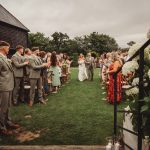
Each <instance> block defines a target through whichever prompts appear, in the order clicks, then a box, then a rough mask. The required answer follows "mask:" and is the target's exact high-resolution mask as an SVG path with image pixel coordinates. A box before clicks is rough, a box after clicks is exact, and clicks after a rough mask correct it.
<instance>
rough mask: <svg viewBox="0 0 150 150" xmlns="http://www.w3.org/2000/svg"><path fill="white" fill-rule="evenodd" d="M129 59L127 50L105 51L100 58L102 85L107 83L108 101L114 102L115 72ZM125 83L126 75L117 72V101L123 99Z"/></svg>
mask: <svg viewBox="0 0 150 150" xmlns="http://www.w3.org/2000/svg"><path fill="white" fill-rule="evenodd" d="M127 59H128V52H127V51H122V52H120V51H115V52H111V53H104V54H102V55H101V57H100V59H99V64H100V72H101V73H100V74H101V80H102V85H105V87H106V90H107V101H108V102H109V103H111V104H113V103H114V76H113V75H114V73H115V72H117V70H118V69H119V68H120V67H122V66H123V64H124V63H125V61H126V60H127ZM123 84H124V77H123V75H122V74H121V72H119V73H118V74H117V102H118V103H120V101H121V99H122V85H123Z"/></svg>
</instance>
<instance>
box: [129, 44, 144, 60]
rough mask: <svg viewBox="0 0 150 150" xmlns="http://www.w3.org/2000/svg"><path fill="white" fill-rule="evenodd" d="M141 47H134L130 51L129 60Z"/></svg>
mask: <svg viewBox="0 0 150 150" xmlns="http://www.w3.org/2000/svg"><path fill="white" fill-rule="evenodd" d="M140 47H141V45H140V44H134V45H132V46H131V47H130V49H129V51H128V55H129V58H130V57H132V56H133V55H134V54H135V53H136V52H137V51H138V50H139V48H140ZM138 59H139V56H137V57H135V58H134V60H138Z"/></svg>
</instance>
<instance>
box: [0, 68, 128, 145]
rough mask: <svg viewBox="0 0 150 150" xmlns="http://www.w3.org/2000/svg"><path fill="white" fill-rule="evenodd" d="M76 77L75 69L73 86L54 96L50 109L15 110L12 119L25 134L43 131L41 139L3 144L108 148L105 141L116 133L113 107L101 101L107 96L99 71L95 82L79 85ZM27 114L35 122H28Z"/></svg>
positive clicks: (7, 139)
mask: <svg viewBox="0 0 150 150" xmlns="http://www.w3.org/2000/svg"><path fill="white" fill-rule="evenodd" d="M77 73H78V70H77V69H72V80H71V82H70V83H69V84H66V85H65V87H63V88H62V89H60V91H59V93H58V94H51V95H50V96H49V97H48V98H49V101H48V103H47V105H45V106H44V105H39V104H36V105H34V106H33V108H32V109H30V108H29V107H28V106H26V105H24V104H23V105H20V106H19V107H15V108H13V110H12V116H13V118H14V119H15V120H16V121H17V122H19V123H20V124H21V125H22V126H23V127H24V128H25V130H27V131H32V132H35V131H37V130H38V131H39V130H41V132H40V137H39V138H36V139H34V140H32V141H26V142H23V143H19V142H18V141H17V140H16V138H14V136H11V137H3V138H2V137H1V144H4V145H5V144H7V145H9V144H10V145H11V144H24V145H60V144H62V145H74V144H78V145H97V144H105V142H106V141H105V137H106V136H110V135H112V133H113V106H112V105H110V104H107V102H106V101H104V100H102V99H103V98H104V97H105V94H102V93H103V92H104V90H102V89H101V87H100V82H99V77H98V69H96V70H95V76H94V81H93V82H90V81H84V82H79V81H77ZM124 105H125V104H121V105H120V106H119V107H123V106H124ZM28 114H29V115H31V116H32V118H27V119H25V118H24V116H25V115H28Z"/></svg>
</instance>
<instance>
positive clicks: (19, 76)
mask: <svg viewBox="0 0 150 150" xmlns="http://www.w3.org/2000/svg"><path fill="white" fill-rule="evenodd" d="M23 50H24V47H23V46H21V45H18V46H17V47H16V53H15V54H14V55H13V56H12V58H11V60H12V66H13V70H14V75H15V87H14V90H13V103H14V105H17V104H18V97H19V91H20V96H21V101H24V100H23V93H24V90H23V89H24V87H23V86H21V85H23V82H24V81H23V77H24V68H25V66H26V65H28V64H29V61H25V59H24V57H23V56H22V54H23Z"/></svg>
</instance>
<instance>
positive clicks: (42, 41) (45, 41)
mask: <svg viewBox="0 0 150 150" xmlns="http://www.w3.org/2000/svg"><path fill="white" fill-rule="evenodd" d="M29 45H30V48H32V47H34V46H38V47H39V48H40V49H41V50H49V49H50V47H51V46H50V40H49V38H48V37H45V35H44V34H43V33H40V32H37V33H29Z"/></svg>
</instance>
